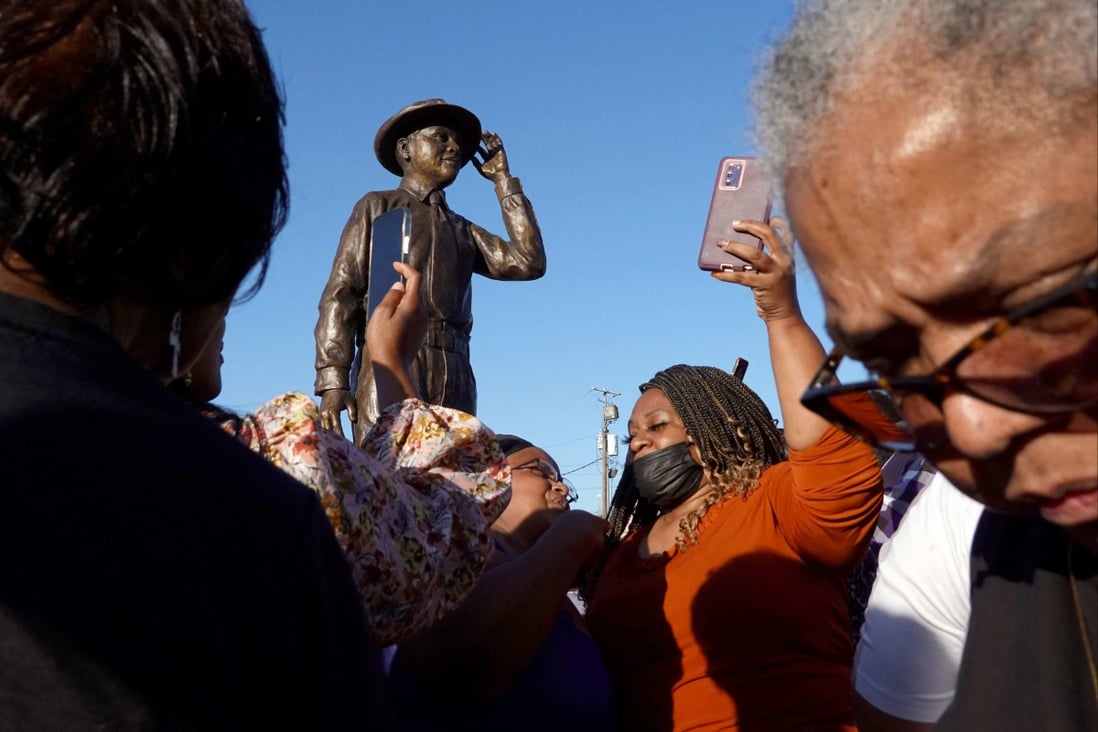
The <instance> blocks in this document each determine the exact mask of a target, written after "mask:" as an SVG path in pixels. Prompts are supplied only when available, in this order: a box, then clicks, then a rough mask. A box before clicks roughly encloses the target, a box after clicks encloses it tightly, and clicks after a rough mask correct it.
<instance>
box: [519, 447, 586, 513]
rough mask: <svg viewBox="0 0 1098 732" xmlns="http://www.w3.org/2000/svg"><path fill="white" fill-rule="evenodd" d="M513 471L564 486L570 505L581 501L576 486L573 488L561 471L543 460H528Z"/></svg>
mask: <svg viewBox="0 0 1098 732" xmlns="http://www.w3.org/2000/svg"><path fill="white" fill-rule="evenodd" d="M512 470H526V471H528V472H531V473H533V474H534V475H535V476H537V477H538V478H541V479H543V480H547V481H549V482H550V483H559V484H560V485H563V486H564V487H565V488H567V489H568V494H567V495H566V497H565V499H566V500H567V501H568V502H569V503H575V502H576V501H578V500H579V493H577V492H576V488H575V486H573V485H572V483H571V482H570V481H568V480H566V479H565V478H564V476H562V475H561V474H560V471H559V470H557V469H556V468H555V467H554V466H553V465H552V464H551V463H548V462H546V461H544V460H542V459H541V458H534V459H533V460H528V461H527V462H525V463H523V464H522V465H516V466H515V467H514V468H512Z"/></svg>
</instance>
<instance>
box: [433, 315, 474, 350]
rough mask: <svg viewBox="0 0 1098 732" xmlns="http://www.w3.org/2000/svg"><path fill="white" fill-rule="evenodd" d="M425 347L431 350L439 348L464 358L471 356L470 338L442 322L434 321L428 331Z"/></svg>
mask: <svg viewBox="0 0 1098 732" xmlns="http://www.w3.org/2000/svg"><path fill="white" fill-rule="evenodd" d="M424 345H426V346H429V347H431V348H439V349H442V350H443V351H450V352H451V353H458V354H461V355H462V356H468V355H469V336H468V335H467V334H465V333H462V332H461V331H459V330H455V329H453V328H451V327H450V326H448V325H446V324H445V323H443V322H441V321H434V322H432V323H431V327H430V328H429V329H428V330H427V338H426V340H425V341H424Z"/></svg>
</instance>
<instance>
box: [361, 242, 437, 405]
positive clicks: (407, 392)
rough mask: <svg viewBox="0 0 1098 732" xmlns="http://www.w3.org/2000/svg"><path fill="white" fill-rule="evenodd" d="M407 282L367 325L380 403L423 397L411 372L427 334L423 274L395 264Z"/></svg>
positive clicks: (394, 290)
mask: <svg viewBox="0 0 1098 732" xmlns="http://www.w3.org/2000/svg"><path fill="white" fill-rule="evenodd" d="M393 269H395V270H396V271H397V272H399V273H400V274H401V275H402V276H403V278H404V280H405V281H404V282H400V281H397V282H395V283H394V284H393V286H392V287H391V288H389V291H388V292H386V293H385V297H383V298H382V299H381V302H379V303H378V304H377V306H376V308H375V309H374V312H373V314H372V315H371V316H370V320H369V322H368V323H367V325H366V347H367V350H368V351H369V353H370V364H371V366H372V367H373V369H374V382H375V384H376V385H377V404H378V408H379V409H384V408H385V407H387V406H389V405H390V404H394V403H396V402H398V401H402V400H404V399H411V398H419V396H420V395H419V394H417V393H416V388H415V386H413V385H412V377H411V374H410V373H409V368H410V367H411V364H412V360H413V359H414V358H415V356H416V353H417V352H418V351H419V348H420V346H421V345H423V338H424V336H426V335H427V314H426V312H425V311H424V309H423V304H422V301H421V300H420V297H419V288H420V282H421V277H420V274H419V272H417V271H416V270H415V269H413V268H412V267H411V266H409V265H407V264H404V263H403V262H393Z"/></svg>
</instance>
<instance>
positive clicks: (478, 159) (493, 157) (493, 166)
mask: <svg viewBox="0 0 1098 732" xmlns="http://www.w3.org/2000/svg"><path fill="white" fill-rule="evenodd" d="M481 139H482V140H483V141H484V144H483V145H481V146H479V147H478V148H477V151H476V153H475V154H474V155H473V165H475V166H477V170H478V171H480V174H481V175H483V176H484V177H485V178H487V179H488V180H490V181H492V182H494V183H498V182H499V181H501V180H503V179H504V178H509V177H510V176H511V168H510V167H509V166H508V165H507V152H506V151H505V150H504V149H503V140H501V139H499V135H497V134H496V133H495V132H485V133H484V134H483V135H482V136H481Z"/></svg>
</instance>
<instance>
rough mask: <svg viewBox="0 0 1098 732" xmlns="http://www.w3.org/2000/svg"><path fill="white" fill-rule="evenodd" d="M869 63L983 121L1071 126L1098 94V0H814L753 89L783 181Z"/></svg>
mask: <svg viewBox="0 0 1098 732" xmlns="http://www.w3.org/2000/svg"><path fill="white" fill-rule="evenodd" d="M943 67H944V68H945V69H947V71H946V73H944V74H943V73H942V69H943ZM870 75H872V77H873V80H874V84H875V85H876V86H875V87H874V89H882V87H881V86H879V85H880V84H886V85H891V86H893V87H895V88H898V89H902V90H905V91H906V90H908V89H911V90H913V91H915V92H916V93H917V92H918V91H921V90H926V89H933V90H934V93H936V94H946V93H948V94H951V95H954V98H955V99H957V100H958V101H959V102H960V103H963V104H966V105H967V109H966V112H969V113H971V114H972V115H973V117H972V118H973V119H974V120H975V123H976V124H978V125H979V128H980V130H981V132H982V133H994V132H996V131H999V132H1006V131H1011V130H1015V129H1017V128H1019V127H1020V126H1023V125H1024V126H1025V127H1031V125H1033V124H1034V123H1036V124H1038V125H1040V126H1041V127H1042V128H1046V129H1047V131H1048V134H1050V135H1051V134H1056V133H1057V131H1065V130H1069V129H1071V127H1072V126H1073V125H1074V124H1075V123H1078V121H1079V120H1080V119H1084V118H1087V117H1091V118H1092V117H1093V115H1094V110H1095V108H1096V106H1098V4H1096V3H1095V2H1094V0H805V2H802V3H801V5H800V7H799V9H798V12H797V15H796V18H795V19H794V21H793V25H792V27H791V28H790V30H789V31H788V33H787V34H786V36H785V38H784V40H782V41H781V42H780V43H779V45H778V46H777V47H776V48H775V49H774V50H773V52H772V54H771V56H770V59H769V62H768V64H767V65H766V67H765V68H764V70H763V71H762V73H761V74H760V76H759V78H758V81H757V82H756V86H755V89H754V102H755V108H756V112H757V118H756V134H757V136H758V144H759V148H760V149H761V150H762V152H763V156H764V158H765V160H766V162H767V164H768V166H769V168H770V173H771V175H772V176H774V180H775V182H776V183H777V184H778V185H777V189H778V190H780V189H781V188H782V185H781V184H782V183H783V182H784V180H785V177H786V174H787V173H788V171H789V169H790V168H792V167H796V166H797V165H799V164H800V162H801V159H802V158H803V157H804V156H806V155H809V154H811V152H812V151H813V150H814V149H815V148H816V145H817V144H818V143H819V140H818V139H814V135H815V134H816V132H817V131H818V130H819V128H820V127H821V124H820V123H821V122H822V121H823V120H824V119H825V118H826V117H827V116H828V114H829V113H830V112H831V111H832V110H833V109H834V107H835V104H836V102H837V100H839V99H840V98H842V97H843V96H844V95H857V94H858V93H859V92H860V91H862V88H861V87H860V86H859V83H858V82H859V80H860V79H864V78H866V77H867V76H870ZM853 98H854V99H856V96H853Z"/></svg>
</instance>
